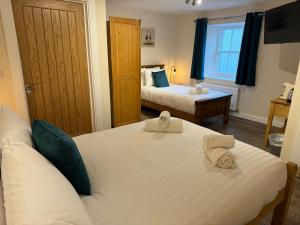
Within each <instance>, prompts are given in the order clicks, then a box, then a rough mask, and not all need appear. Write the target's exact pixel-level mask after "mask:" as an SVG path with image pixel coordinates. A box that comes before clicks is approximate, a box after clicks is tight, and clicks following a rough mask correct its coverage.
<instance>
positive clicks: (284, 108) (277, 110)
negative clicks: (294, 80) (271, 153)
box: [264, 98, 291, 146]
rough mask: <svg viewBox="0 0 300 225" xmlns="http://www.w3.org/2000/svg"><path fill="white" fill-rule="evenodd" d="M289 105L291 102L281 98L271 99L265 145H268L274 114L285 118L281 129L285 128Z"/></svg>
mask: <svg viewBox="0 0 300 225" xmlns="http://www.w3.org/2000/svg"><path fill="white" fill-rule="evenodd" d="M290 106H291V103H288V102H287V101H286V100H283V99H281V98H275V99H273V100H271V104H270V111H269V117H268V123H267V127H266V131H265V139H264V145H265V146H268V144H269V135H270V131H271V128H272V123H273V118H274V116H277V117H282V118H284V119H285V124H284V127H283V129H284V130H285V127H286V123H287V118H288V116H289V112H290Z"/></svg>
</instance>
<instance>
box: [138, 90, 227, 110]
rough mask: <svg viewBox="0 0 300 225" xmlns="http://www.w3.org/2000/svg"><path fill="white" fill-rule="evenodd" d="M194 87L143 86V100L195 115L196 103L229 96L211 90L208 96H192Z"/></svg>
mask: <svg viewBox="0 0 300 225" xmlns="http://www.w3.org/2000/svg"><path fill="white" fill-rule="evenodd" d="M192 88H193V87H189V86H184V85H176V84H170V86H169V87H164V88H157V87H154V86H151V87H148V86H142V88H141V98H142V99H144V100H147V101H150V102H154V103H156V104H160V105H164V106H168V107H172V108H174V109H176V110H180V111H183V112H186V113H190V114H195V101H197V100H208V99H213V98H219V97H223V96H227V95H228V94H227V93H224V92H221V91H216V90H213V89H209V92H208V94H200V95H192V94H189V91H190V90H191V89H192Z"/></svg>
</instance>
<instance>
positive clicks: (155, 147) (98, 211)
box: [74, 122, 287, 225]
mask: <svg viewBox="0 0 300 225" xmlns="http://www.w3.org/2000/svg"><path fill="white" fill-rule="evenodd" d="M143 126H144V123H143V122H141V123H137V124H132V125H128V126H124V127H120V128H116V129H111V130H107V131H103V132H99V133H93V134H87V135H82V136H79V137H76V138H74V140H75V142H76V144H77V145H78V147H79V149H80V151H81V154H82V156H83V158H84V161H85V164H86V166H87V170H88V173H89V176H90V179H91V184H92V193H93V194H92V196H85V197H81V200H82V201H83V203H84V205H85V206H86V208H87V210H88V212H89V214H90V216H91V218H92V221H93V222H94V225H242V224H246V223H247V222H249V221H250V220H251V219H253V218H254V217H256V216H257V215H258V214H259V212H260V211H261V210H262V208H263V207H264V206H265V205H266V204H268V203H270V202H271V201H272V200H274V198H275V197H276V196H277V195H278V193H279V192H280V191H281V190H282V189H284V187H285V185H286V180H287V170H286V165H285V163H284V162H283V161H281V160H279V159H278V158H276V157H274V156H272V155H271V154H268V153H266V152H264V151H262V150H260V149H257V148H255V147H252V146H250V145H248V144H245V143H242V142H239V141H237V142H236V147H235V149H234V150H233V152H234V154H235V156H236V158H237V164H238V168H237V169H234V170H222V169H218V168H215V167H213V166H212V165H211V164H210V163H209V162H208V160H207V159H206V158H205V156H204V153H203V150H202V147H201V146H202V136H203V135H205V134H210V133H214V132H213V131H211V130H208V129H206V128H203V127H200V126H197V125H194V124H192V123H189V122H184V132H183V134H158V133H146V132H144V131H143Z"/></svg>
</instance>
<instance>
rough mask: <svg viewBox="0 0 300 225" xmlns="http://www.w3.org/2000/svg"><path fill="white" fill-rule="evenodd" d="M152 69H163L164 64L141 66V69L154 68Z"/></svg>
mask: <svg viewBox="0 0 300 225" xmlns="http://www.w3.org/2000/svg"><path fill="white" fill-rule="evenodd" d="M154 67H159V68H161V69H163V68H165V65H164V64H156V65H142V66H141V68H154Z"/></svg>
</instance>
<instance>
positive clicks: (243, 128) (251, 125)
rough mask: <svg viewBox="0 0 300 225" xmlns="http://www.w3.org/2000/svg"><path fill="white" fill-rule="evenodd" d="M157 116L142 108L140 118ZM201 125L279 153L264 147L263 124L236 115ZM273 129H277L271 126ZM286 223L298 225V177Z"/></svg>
mask: <svg viewBox="0 0 300 225" xmlns="http://www.w3.org/2000/svg"><path fill="white" fill-rule="evenodd" d="M156 116H158V112H155V111H152V110H149V109H146V110H145V109H144V110H143V111H142V120H144V119H148V118H153V117H156ZM202 126H204V127H207V128H209V129H211V130H214V131H217V132H219V133H222V134H230V135H234V136H235V138H236V139H237V140H239V141H242V142H245V143H247V144H250V145H253V146H255V147H258V148H260V149H263V150H265V151H268V152H270V153H272V154H273V155H276V156H279V155H280V150H281V149H280V148H276V147H265V146H264V145H263V139H264V132H265V125H264V124H261V123H257V122H253V121H249V120H245V119H241V118H237V117H232V116H231V117H230V119H229V123H228V124H227V125H223V120H222V117H217V118H213V119H209V120H206V121H205V122H203V124H202ZM273 131H275V132H276V131H278V129H276V128H273ZM270 219H271V215H270V216H269V217H268V218H266V219H265V220H264V221H263V223H262V224H260V225H269V224H270ZM286 225H300V179H297V180H296V187H295V191H294V194H293V197H292V202H291V207H290V210H289V215H288V222H287V224H286Z"/></svg>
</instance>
